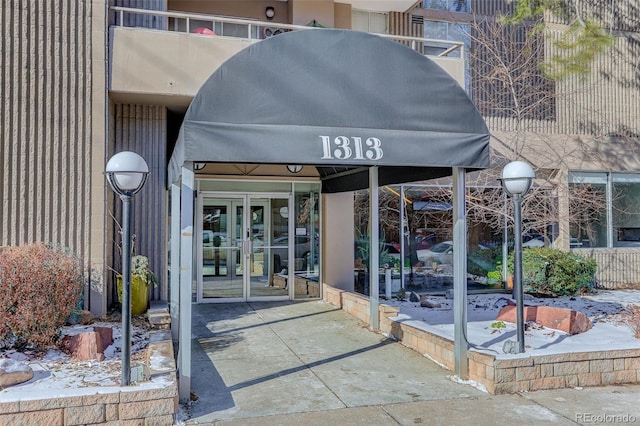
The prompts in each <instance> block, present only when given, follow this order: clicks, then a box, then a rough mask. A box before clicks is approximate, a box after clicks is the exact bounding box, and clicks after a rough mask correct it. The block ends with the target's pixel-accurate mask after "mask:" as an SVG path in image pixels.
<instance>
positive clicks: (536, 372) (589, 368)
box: [324, 284, 640, 394]
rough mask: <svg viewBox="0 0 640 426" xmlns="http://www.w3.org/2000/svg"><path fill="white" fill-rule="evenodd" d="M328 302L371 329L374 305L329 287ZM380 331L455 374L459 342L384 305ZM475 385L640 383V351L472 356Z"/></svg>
mask: <svg viewBox="0 0 640 426" xmlns="http://www.w3.org/2000/svg"><path fill="white" fill-rule="evenodd" d="M324 300H325V301H327V302H329V303H331V304H333V305H335V306H338V307H340V308H342V309H343V310H344V311H346V312H347V313H349V314H351V315H352V316H354V317H356V318H358V319H359V320H361V321H362V322H364V323H366V324H369V299H368V298H367V297H365V296H362V295H360V294H355V293H350V292H346V291H343V290H338V289H335V288H332V287H330V286H327V285H326V284H325V286H324ZM379 312H380V331H381V332H383V333H387V334H390V335H393V336H394V337H395V338H396V339H398V340H399V341H400V342H402V344H403V345H405V346H407V347H409V348H411V349H413V350H415V351H417V352H419V353H421V354H423V355H425V356H428V357H429V358H431V359H433V360H434V361H435V362H437V363H439V364H440V365H442V366H443V367H444V368H446V369H448V370H450V371H453V370H454V368H455V367H454V362H455V360H454V345H453V341H452V340H449V339H447V338H444V337H442V336H438V335H436V334H434V333H430V332H428V331H426V330H421V329H418V328H415V327H412V326H411V325H407V324H405V323H400V322H396V321H393V320H391V319H390V318H393V317H395V316H397V315H398V309H397V308H394V307H392V306H387V305H384V304H381V305H380V309H379ZM467 358H468V371H469V379H471V380H474V381H476V382H478V383H480V384H481V385H483V386H484V387H485V388H486V389H487V391H488V392H489V393H491V394H502V393H515V392H520V391H535V390H543V389H558V388H570V387H576V386H584V387H587V386H603V385H614V384H624V383H640V349H627V350H611V351H596V352H571V353H564V354H555V355H540V356H529V357H526V358H509V359H500V358H496V357H495V356H494V355H491V354H485V353H481V352H477V351H475V350H469V351H467Z"/></svg>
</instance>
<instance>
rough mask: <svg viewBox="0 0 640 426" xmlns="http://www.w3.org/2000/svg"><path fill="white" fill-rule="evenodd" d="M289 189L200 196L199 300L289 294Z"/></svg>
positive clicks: (241, 299) (244, 298) (270, 297)
mask: <svg viewBox="0 0 640 426" xmlns="http://www.w3.org/2000/svg"><path fill="white" fill-rule="evenodd" d="M289 198H290V197H289V194H270V195H269V196H265V195H263V194H259V195H253V194H244V195H235V194H234V195H220V196H217V195H216V194H203V196H202V197H199V198H198V204H199V210H198V211H200V212H201V215H200V220H199V221H198V224H197V225H198V228H199V229H200V233H201V235H202V243H201V244H200V245H199V247H198V250H197V252H198V259H199V262H198V265H199V268H198V297H197V300H198V302H216V301H220V302H229V301H244V300H256V299H261V300H262V299H267V300H280V299H287V298H289V286H288V285H287V281H288V280H287V276H288V273H287V268H286V267H287V259H288V257H289V256H288V254H289V247H288V242H287V238H286V235H287V234H288V231H289V219H288V209H289Z"/></svg>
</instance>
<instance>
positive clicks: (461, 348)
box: [453, 167, 469, 380]
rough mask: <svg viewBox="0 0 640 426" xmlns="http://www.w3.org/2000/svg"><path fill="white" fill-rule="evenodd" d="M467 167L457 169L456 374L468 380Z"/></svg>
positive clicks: (454, 200)
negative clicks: (465, 172)
mask: <svg viewBox="0 0 640 426" xmlns="http://www.w3.org/2000/svg"><path fill="white" fill-rule="evenodd" d="M465 198H466V188H465V175H464V169H463V168H460V167H454V168H453V327H454V328H453V334H454V349H453V350H454V361H455V374H456V376H458V377H459V378H461V379H465V380H466V379H467V378H468V376H469V372H468V361H467V349H468V343H467V215H466V203H465Z"/></svg>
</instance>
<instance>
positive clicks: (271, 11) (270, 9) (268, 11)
mask: <svg viewBox="0 0 640 426" xmlns="http://www.w3.org/2000/svg"><path fill="white" fill-rule="evenodd" d="M264 16H266V17H267V19H268V20H272V19H273V17H274V16H276V10H275V9H274V8H273V6H267V8H266V9H265V10H264Z"/></svg>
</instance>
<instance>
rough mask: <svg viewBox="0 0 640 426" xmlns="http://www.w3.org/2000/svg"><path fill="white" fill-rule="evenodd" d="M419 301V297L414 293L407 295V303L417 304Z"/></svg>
mask: <svg viewBox="0 0 640 426" xmlns="http://www.w3.org/2000/svg"><path fill="white" fill-rule="evenodd" d="M419 301H420V295H419V294H418V293H416V292H415V291H412V292H411V294H409V302H419Z"/></svg>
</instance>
